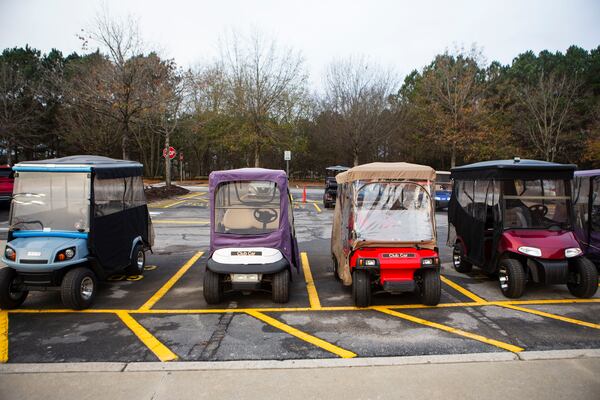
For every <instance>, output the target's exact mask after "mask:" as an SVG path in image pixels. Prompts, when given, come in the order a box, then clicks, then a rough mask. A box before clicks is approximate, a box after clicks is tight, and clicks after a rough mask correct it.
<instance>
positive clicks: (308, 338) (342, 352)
mask: <svg viewBox="0 0 600 400" xmlns="http://www.w3.org/2000/svg"><path fill="white" fill-rule="evenodd" d="M246 313H247V314H248V315H251V316H253V317H254V318H256V319H259V320H261V321H263V322H264V323H266V324H269V325H271V326H273V327H275V328H277V329H280V330H282V331H284V332H285V333H288V334H290V335H292V336H295V337H297V338H298V339H300V340H304V341H305V342H308V343H311V344H314V345H315V346H317V347H320V348H322V349H323V350H327V351H328V352H330V353H333V354H335V355H337V356H340V357H342V358H353V357H356V353H353V352H351V351H349V350H346V349H343V348H341V347H339V346H336V345H335V344H333V343H329V342H326V341H325V340H323V339H319V338H318V337H316V336H313V335H309V334H308V333H306V332H303V331H301V330H299V329H296V328H294V327H292V326H290V325H287V324H284V323H283V322H281V321H278V320H276V319H275V318H271V317H269V316H268V315H265V314H263V313H261V312H259V311H247V312H246Z"/></svg>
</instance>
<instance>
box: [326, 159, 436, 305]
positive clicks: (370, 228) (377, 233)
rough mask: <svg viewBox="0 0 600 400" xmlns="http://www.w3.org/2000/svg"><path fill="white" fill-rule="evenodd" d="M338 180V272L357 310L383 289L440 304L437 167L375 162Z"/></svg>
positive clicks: (333, 249)
mask: <svg viewBox="0 0 600 400" xmlns="http://www.w3.org/2000/svg"><path fill="white" fill-rule="evenodd" d="M336 180H337V183H338V197H337V203H336V207H335V213H334V219H333V230H332V236H331V253H332V258H333V265H334V274H335V276H336V277H337V278H338V279H340V280H341V281H342V283H343V284H344V285H346V286H350V285H352V295H353V298H354V303H355V304H356V306H358V307H367V306H369V305H370V304H371V294H372V293H373V292H380V291H383V292H389V293H401V292H413V291H415V292H417V293H418V294H419V296H420V298H421V301H422V302H423V303H424V304H426V305H436V304H438V303H439V301H440V295H441V282H440V259H439V256H438V249H437V247H436V229H435V207H434V203H433V200H432V198H431V193H432V186H433V182H434V181H435V171H434V170H433V168H431V167H427V166H423V165H417V164H409V163H371V164H365V165H360V166H358V167H354V168H351V169H350V170H348V171H346V172H344V173H341V174H338V175H337V176H336Z"/></svg>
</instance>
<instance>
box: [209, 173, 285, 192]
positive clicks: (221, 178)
mask: <svg viewBox="0 0 600 400" xmlns="http://www.w3.org/2000/svg"><path fill="white" fill-rule="evenodd" d="M208 180H209V185H210V186H211V187H213V188H214V187H216V186H217V185H219V183H222V182H231V181H272V182H276V183H277V184H278V185H279V186H280V188H281V187H282V186H283V187H287V175H286V174H285V171H283V170H280V169H266V168H239V169H228V170H225V171H213V172H211V173H210V175H209V177H208Z"/></svg>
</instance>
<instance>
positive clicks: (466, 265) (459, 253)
mask: <svg viewBox="0 0 600 400" xmlns="http://www.w3.org/2000/svg"><path fill="white" fill-rule="evenodd" d="M452 265H454V269H455V270H456V272H460V273H462V274H468V273H469V272H471V271H472V270H473V264H471V263H470V262H468V261H467V260H465V258H464V257H463V248H462V246H461V245H460V243H456V244H455V245H454V248H453V249H452Z"/></svg>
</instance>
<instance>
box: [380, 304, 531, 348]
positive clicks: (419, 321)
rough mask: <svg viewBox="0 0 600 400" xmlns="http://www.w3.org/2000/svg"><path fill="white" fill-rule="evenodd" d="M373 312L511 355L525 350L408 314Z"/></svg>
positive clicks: (381, 309)
mask: <svg viewBox="0 0 600 400" xmlns="http://www.w3.org/2000/svg"><path fill="white" fill-rule="evenodd" d="M374 309H375V310H377V311H379V312H382V313H385V314H389V315H392V316H394V317H398V318H402V319H405V320H408V321H411V322H414V323H417V324H421V325H425V326H429V327H431V328H436V329H439V330H442V331H445V332H449V333H453V334H455V335H459V336H463V337H466V338H469V339H474V340H478V341H480V342H482V343H486V344H490V345H492V346H496V347H499V348H501V349H503V350H508V351H511V352H513V353H518V352H520V351H523V350H525V349H523V348H522V347H519V346H515V345H512V344H509V343H505V342H501V341H499V340H495V339H490V338H487V337H485V336H481V335H477V334H475V333H471V332H467V331H463V330H462V329H457V328H453V327H451V326H448V325H443V324H439V323H437V322H433V321H428V320H425V319H422V318H418V317H413V316H412V315H408V314H404V313H401V312H398V311H393V310H390V309H388V308H384V307H374Z"/></svg>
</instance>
